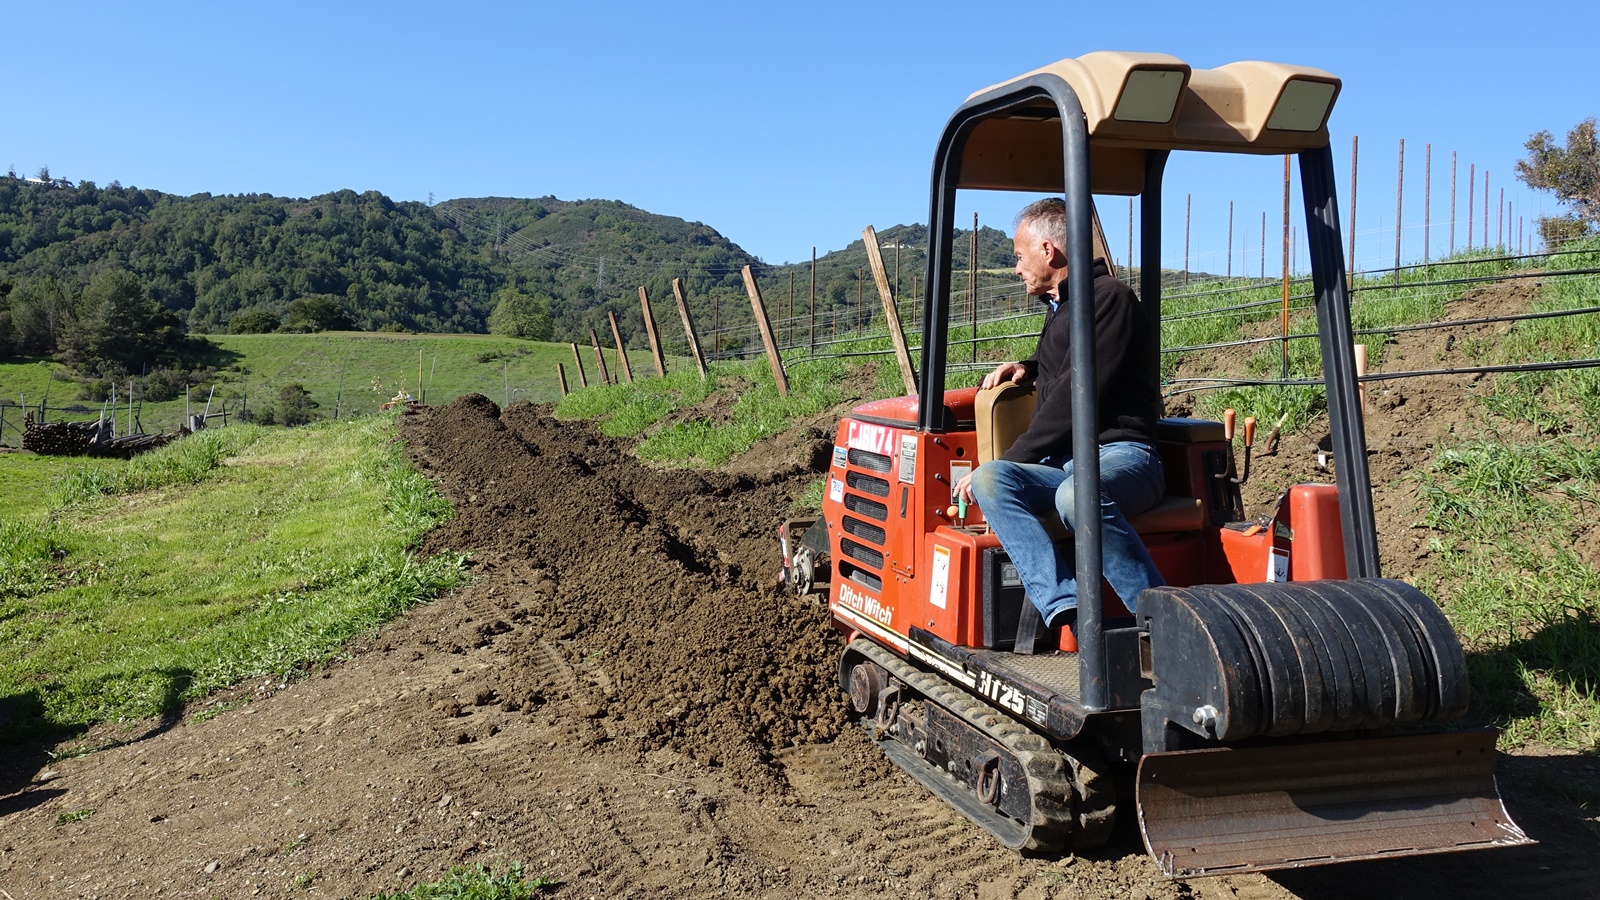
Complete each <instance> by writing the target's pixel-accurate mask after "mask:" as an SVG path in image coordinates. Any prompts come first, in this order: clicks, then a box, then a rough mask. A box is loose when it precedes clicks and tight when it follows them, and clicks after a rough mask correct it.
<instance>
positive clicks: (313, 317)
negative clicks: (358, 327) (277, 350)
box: [280, 294, 396, 333]
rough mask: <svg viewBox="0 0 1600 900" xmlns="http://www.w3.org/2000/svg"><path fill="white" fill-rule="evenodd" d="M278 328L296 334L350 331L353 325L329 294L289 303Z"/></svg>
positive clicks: (338, 303)
mask: <svg viewBox="0 0 1600 900" xmlns="http://www.w3.org/2000/svg"><path fill="white" fill-rule="evenodd" d="M385 324H390V325H392V324H396V323H393V322H389V323H385ZM280 327H281V328H282V329H283V330H284V331H289V332H298V333H308V332H318V331H350V330H352V329H354V328H355V323H354V322H352V321H351V320H350V317H349V316H347V315H345V312H344V307H343V306H342V305H341V304H340V302H339V298H338V297H334V296H332V295H330V294H312V295H311V296H309V297H301V298H299V299H298V300H294V301H292V302H290V304H289V309H288V311H287V312H285V313H284V315H283V325H282V326H280ZM380 327H381V326H380Z"/></svg>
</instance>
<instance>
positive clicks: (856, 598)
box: [839, 584, 894, 625]
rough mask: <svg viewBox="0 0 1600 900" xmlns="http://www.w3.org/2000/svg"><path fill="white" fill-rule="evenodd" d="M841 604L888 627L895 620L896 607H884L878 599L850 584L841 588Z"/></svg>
mask: <svg viewBox="0 0 1600 900" xmlns="http://www.w3.org/2000/svg"><path fill="white" fill-rule="evenodd" d="M839 603H840V604H841V605H843V606H847V607H849V608H850V609H853V610H855V611H856V612H858V613H861V614H862V615H864V616H866V617H867V618H869V619H873V620H874V621H876V622H877V623H878V624H880V625H888V624H889V621H890V620H891V619H893V618H894V607H892V606H884V605H883V604H882V603H879V602H878V598H877V597H873V596H871V595H869V594H863V593H861V592H860V591H858V590H856V589H855V588H852V587H851V586H850V585H848V584H846V585H842V586H841V587H840V588H839Z"/></svg>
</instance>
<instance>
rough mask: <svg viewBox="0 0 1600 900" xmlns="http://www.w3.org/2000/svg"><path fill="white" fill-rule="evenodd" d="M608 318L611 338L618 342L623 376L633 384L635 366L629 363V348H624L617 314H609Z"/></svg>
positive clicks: (618, 358) (607, 314) (618, 353)
mask: <svg viewBox="0 0 1600 900" xmlns="http://www.w3.org/2000/svg"><path fill="white" fill-rule="evenodd" d="M606 318H608V319H610V320H611V337H612V339H613V340H615V341H616V342H617V360H618V361H620V362H621V363H622V374H623V376H624V377H626V378H627V379H628V383H629V384H632V383H633V366H631V365H629V363H628V348H626V347H624V346H622V331H621V329H619V328H617V314H616V313H614V312H607V313H606Z"/></svg>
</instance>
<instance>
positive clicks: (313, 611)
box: [0, 416, 462, 736]
mask: <svg viewBox="0 0 1600 900" xmlns="http://www.w3.org/2000/svg"><path fill="white" fill-rule="evenodd" d="M18 463H22V464H26V465H27V466H29V467H30V468H29V470H28V474H29V475H31V476H32V483H29V482H28V481H22V480H16V479H0V646H4V647H5V648H7V652H6V654H5V655H4V658H3V659H0V697H4V698H7V699H8V704H7V706H6V715H5V716H4V721H3V722H0V735H4V736H26V735H30V734H38V733H44V734H49V735H59V734H61V733H62V732H67V733H70V732H73V731H77V730H80V729H83V728H86V727H88V726H91V725H93V724H96V723H101V722H114V721H119V720H122V721H127V720H138V719H142V718H144V717H146V716H151V715H155V714H157V713H173V712H176V711H177V710H178V709H180V708H181V706H182V704H183V702H184V701H186V700H188V699H192V698H195V697H200V696H204V695H206V694H207V693H209V692H210V691H212V690H215V689H216V688H218V687H221V686H224V685H227V684H232V683H235V682H237V681H239V680H241V679H244V678H249V677H252V676H255V675H264V674H268V673H273V674H285V673H288V672H290V671H292V670H294V669H296V668H297V667H299V666H302V665H305V664H307V663H309V662H314V661H316V660H319V659H324V658H326V657H327V656H329V655H331V654H333V653H335V652H336V651H337V650H338V648H339V647H340V646H341V645H342V644H343V643H344V642H345V641H346V640H348V639H349V638H350V637H352V636H354V635H356V634H359V633H361V632H363V631H365V630H367V629H370V628H372V627H374V626H376V625H378V624H381V623H382V622H385V621H387V620H389V619H391V618H393V617H394V616H395V615H398V614H399V613H400V612H402V611H403V610H405V609H406V608H407V607H409V606H411V605H412V604H415V603H417V602H420V601H422V600H424V599H427V598H429V597H432V596H434V595H436V594H437V593H438V592H439V591H441V590H444V589H447V588H449V587H450V586H452V585H454V584H457V583H459V581H460V580H461V568H460V567H461V562H462V559H461V557H458V556H455V555H453V554H441V555H439V556H435V557H432V558H430V559H427V560H418V559H416V558H415V557H414V556H413V555H412V554H411V553H410V548H411V547H412V546H413V544H414V543H415V542H416V541H417V540H418V539H419V538H420V537H421V536H422V535H423V534H424V533H425V532H426V531H427V530H428V529H429V528H430V527H432V526H433V525H434V524H435V523H436V522H439V521H441V520H443V519H444V518H447V517H448V516H449V515H450V509H449V505H448V504H447V503H445V501H444V500H443V498H442V497H440V496H439V495H438V493H437V492H436V491H435V490H434V489H433V486H432V485H431V484H430V483H429V482H428V481H427V479H425V478H423V477H422V476H421V475H419V474H418V473H417V472H416V471H415V470H414V469H412V468H411V467H410V465H409V464H408V463H407V462H406V461H405V460H404V458H403V456H402V454H401V451H400V450H399V448H398V446H397V445H396V443H395V441H394V426H393V422H392V418H391V417H376V416H369V417H367V418H364V419H361V420H358V421H345V422H327V423H324V424H321V425H317V426H313V427H311V428H302V429H289V430H285V429H266V428H259V427H252V426H233V427H229V428H225V429H216V430H213V431H208V432H205V433H203V434H199V435H195V436H192V437H189V438H185V439H184V440H182V441H179V442H178V443H176V444H173V445H171V446H168V447H166V448H164V449H162V450H160V451H157V452H155V453H151V454H147V455H145V456H141V457H139V458H138V459H135V460H132V461H129V462H111V463H107V462H105V461H90V464H88V465H85V464H84V462H83V461H80V460H70V459H60V458H54V459H43V458H36V457H22V456H19V457H16V458H10V457H8V458H3V459H0V471H4V470H9V469H11V468H12V467H13V465H15V464H18ZM41 498H44V503H43V504H41V503H40V502H39V501H40V499H41Z"/></svg>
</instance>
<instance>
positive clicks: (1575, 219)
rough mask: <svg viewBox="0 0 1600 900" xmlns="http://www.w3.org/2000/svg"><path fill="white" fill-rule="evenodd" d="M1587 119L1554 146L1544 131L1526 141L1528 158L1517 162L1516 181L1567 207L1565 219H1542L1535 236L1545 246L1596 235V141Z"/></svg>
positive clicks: (1599, 177)
mask: <svg viewBox="0 0 1600 900" xmlns="http://www.w3.org/2000/svg"><path fill="white" fill-rule="evenodd" d="M1595 125H1596V123H1595V118H1594V117H1593V116H1590V117H1589V118H1587V119H1584V120H1583V121H1582V122H1579V123H1578V124H1577V125H1575V126H1573V128H1572V130H1571V131H1569V132H1567V145H1566V146H1565V147H1560V146H1557V145H1556V143H1555V139H1554V138H1553V137H1552V136H1551V134H1550V132H1548V131H1541V132H1539V133H1538V134H1535V135H1534V136H1532V137H1530V138H1528V142H1527V144H1525V145H1524V146H1525V147H1527V149H1528V158H1527V159H1523V160H1518V161H1517V178H1519V179H1521V180H1522V182H1523V183H1524V184H1526V185H1527V186H1528V187H1531V188H1534V189H1535V190H1541V191H1551V192H1553V193H1554V194H1555V195H1556V199H1557V200H1558V201H1560V202H1562V203H1566V204H1569V205H1571V207H1572V210H1573V214H1572V215H1569V216H1545V217H1544V218H1541V219H1540V220H1539V235H1540V237H1542V238H1544V242H1545V245H1546V246H1551V245H1555V244H1559V243H1562V242H1563V241H1565V240H1570V239H1572V238H1577V237H1585V236H1588V235H1591V234H1595V233H1596V232H1600V139H1597V137H1596V128H1595Z"/></svg>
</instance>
